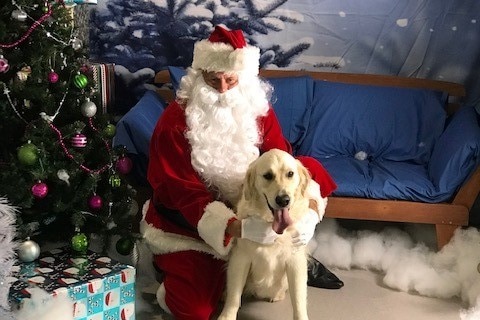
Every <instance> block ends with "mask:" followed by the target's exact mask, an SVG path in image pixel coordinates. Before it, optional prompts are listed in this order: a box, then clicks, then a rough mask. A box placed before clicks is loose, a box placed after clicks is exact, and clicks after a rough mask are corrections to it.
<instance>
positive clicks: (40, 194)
mask: <svg viewBox="0 0 480 320" xmlns="http://www.w3.org/2000/svg"><path fill="white" fill-rule="evenodd" d="M31 191H32V195H33V196H34V197H35V198H37V199H43V198H45V197H46V196H47V194H48V186H47V184H46V183H43V182H40V181H39V182H37V183H35V184H34V185H33V186H32V189H31Z"/></svg>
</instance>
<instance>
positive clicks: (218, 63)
mask: <svg viewBox="0 0 480 320" xmlns="http://www.w3.org/2000/svg"><path fill="white" fill-rule="evenodd" d="M259 63H260V49H259V48H257V47H254V46H250V45H247V46H245V47H243V48H239V49H235V50H234V49H233V47H232V46H231V45H229V44H226V43H223V42H210V41H208V40H201V41H199V42H197V43H195V46H194V49H193V63H192V68H193V69H199V70H205V71H207V72H212V71H216V72H245V73H249V74H253V75H257V74H258V69H259Z"/></svg>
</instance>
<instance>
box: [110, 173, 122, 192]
mask: <svg viewBox="0 0 480 320" xmlns="http://www.w3.org/2000/svg"><path fill="white" fill-rule="evenodd" d="M108 182H110V185H111V186H112V187H113V188H118V187H120V186H121V185H122V178H120V176H119V175H118V174H116V173H115V174H112V175H111V176H110V178H109V179H108Z"/></svg>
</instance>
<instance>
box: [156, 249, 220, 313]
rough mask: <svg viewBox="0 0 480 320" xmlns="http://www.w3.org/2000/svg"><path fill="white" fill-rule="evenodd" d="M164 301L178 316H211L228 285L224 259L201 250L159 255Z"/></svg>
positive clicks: (157, 261) (158, 264)
mask: <svg viewBox="0 0 480 320" xmlns="http://www.w3.org/2000/svg"><path fill="white" fill-rule="evenodd" d="M154 259H155V263H156V264H157V266H158V267H159V268H160V269H161V270H162V271H163V272H164V278H163V279H164V280H163V281H164V286H165V292H166V294H165V302H166V304H167V306H168V308H169V309H170V311H171V312H172V314H173V316H174V317H175V319H176V320H209V319H210V318H211V316H212V315H213V314H214V313H215V311H216V309H217V307H218V304H219V301H220V298H221V297H222V294H223V289H224V286H225V261H223V260H219V259H215V258H214V257H213V256H211V255H209V254H206V253H202V252H198V251H180V252H175V253H169V254H163V255H156V256H155V257H154Z"/></svg>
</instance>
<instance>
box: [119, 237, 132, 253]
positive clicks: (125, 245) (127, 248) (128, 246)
mask: <svg viewBox="0 0 480 320" xmlns="http://www.w3.org/2000/svg"><path fill="white" fill-rule="evenodd" d="M133 245H134V243H133V241H132V240H130V239H128V238H120V239H118V241H117V244H116V245H115V248H116V249H117V252H118V253H120V254H121V255H124V256H127V255H129V254H130V253H131V252H132V250H133Z"/></svg>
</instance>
